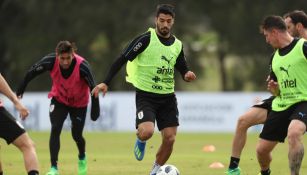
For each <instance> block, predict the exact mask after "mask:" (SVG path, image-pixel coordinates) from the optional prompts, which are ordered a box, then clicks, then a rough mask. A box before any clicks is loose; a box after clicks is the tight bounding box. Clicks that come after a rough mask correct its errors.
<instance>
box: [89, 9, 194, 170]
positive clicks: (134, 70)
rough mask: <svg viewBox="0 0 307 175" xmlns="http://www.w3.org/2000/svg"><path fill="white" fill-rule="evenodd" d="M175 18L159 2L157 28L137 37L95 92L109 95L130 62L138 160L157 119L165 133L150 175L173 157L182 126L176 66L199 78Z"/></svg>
mask: <svg viewBox="0 0 307 175" xmlns="http://www.w3.org/2000/svg"><path fill="white" fill-rule="evenodd" d="M174 19H175V12H174V7H173V6H171V5H168V4H162V5H159V6H158V7H157V11H156V18H155V28H149V30H148V31H147V32H145V33H143V34H141V35H140V36H138V37H136V38H135V39H134V40H133V41H132V42H131V43H130V44H129V45H128V47H127V49H126V50H125V51H124V52H123V53H122V54H121V55H120V57H119V58H118V59H117V60H116V61H115V63H114V64H113V65H112V66H111V68H110V70H109V72H108V74H107V77H106V79H105V80H104V81H103V83H100V84H98V85H97V86H96V87H95V88H94V90H93V91H92V93H93V94H94V95H95V96H98V93H99V91H102V92H103V95H105V93H106V92H107V90H108V86H109V84H110V81H111V80H112V78H113V77H114V75H115V74H116V73H117V72H118V71H119V69H120V68H121V67H122V66H123V65H124V64H125V63H127V62H128V63H127V74H128V76H127V78H126V80H127V81H128V82H130V83H132V84H133V86H134V87H135V89H136V128H137V139H136V143H135V147H134V155H135V157H136V159H137V160H139V161H140V160H142V159H143V157H144V154H145V145H146V141H147V140H148V139H150V138H151V137H152V135H153V133H154V128H155V122H157V126H158V129H159V130H160V131H161V136H162V144H161V145H160V148H159V150H158V152H157V154H156V160H155V162H154V165H153V168H152V171H151V172H150V175H155V174H156V172H157V170H158V169H159V167H160V166H162V165H164V164H165V163H166V161H167V160H168V159H169V157H170V156H171V153H172V150H173V145H174V142H175V138H176V133H177V127H178V126H179V121H178V120H179V118H178V109H177V100H176V96H175V93H174V69H175V68H176V69H177V70H179V72H180V73H181V75H182V78H183V79H184V80H185V81H187V82H190V81H192V80H194V79H195V78H196V76H195V74H194V73H193V72H192V71H189V69H188V66H187V62H186V59H185V56H184V52H183V47H182V43H181V41H180V40H179V39H177V38H176V37H175V36H174V35H172V34H171V29H172V27H173V24H174Z"/></svg>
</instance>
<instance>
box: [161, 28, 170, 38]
mask: <svg viewBox="0 0 307 175" xmlns="http://www.w3.org/2000/svg"><path fill="white" fill-rule="evenodd" d="M158 32H159V33H160V35H162V36H167V35H168V34H169V33H170V29H169V28H167V27H163V28H160V27H158Z"/></svg>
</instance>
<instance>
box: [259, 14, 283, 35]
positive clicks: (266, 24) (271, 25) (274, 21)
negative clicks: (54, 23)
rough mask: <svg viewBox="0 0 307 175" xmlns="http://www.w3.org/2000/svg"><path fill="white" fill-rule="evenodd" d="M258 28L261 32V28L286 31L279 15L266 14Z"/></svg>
mask: <svg viewBox="0 0 307 175" xmlns="http://www.w3.org/2000/svg"><path fill="white" fill-rule="evenodd" d="M260 29H261V31H262V32H263V30H271V29H278V30H280V31H287V26H286V23H285V21H284V19H283V18H282V17H281V16H276V15H270V16H266V17H265V18H264V19H263V21H262V24H261V26H260Z"/></svg>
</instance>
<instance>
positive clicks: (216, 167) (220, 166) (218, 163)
mask: <svg viewBox="0 0 307 175" xmlns="http://www.w3.org/2000/svg"><path fill="white" fill-rule="evenodd" d="M224 167H225V166H224V165H223V164H222V163H221V162H213V163H211V164H210V165H209V168H213V169H218V168H224Z"/></svg>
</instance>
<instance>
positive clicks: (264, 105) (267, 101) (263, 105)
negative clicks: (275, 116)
mask: <svg viewBox="0 0 307 175" xmlns="http://www.w3.org/2000/svg"><path fill="white" fill-rule="evenodd" d="M273 99H274V96H271V97H270V98H267V99H264V100H262V101H261V102H259V103H257V104H255V105H253V106H252V107H256V108H263V109H266V110H268V112H270V111H271V110H272V101H273Z"/></svg>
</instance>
